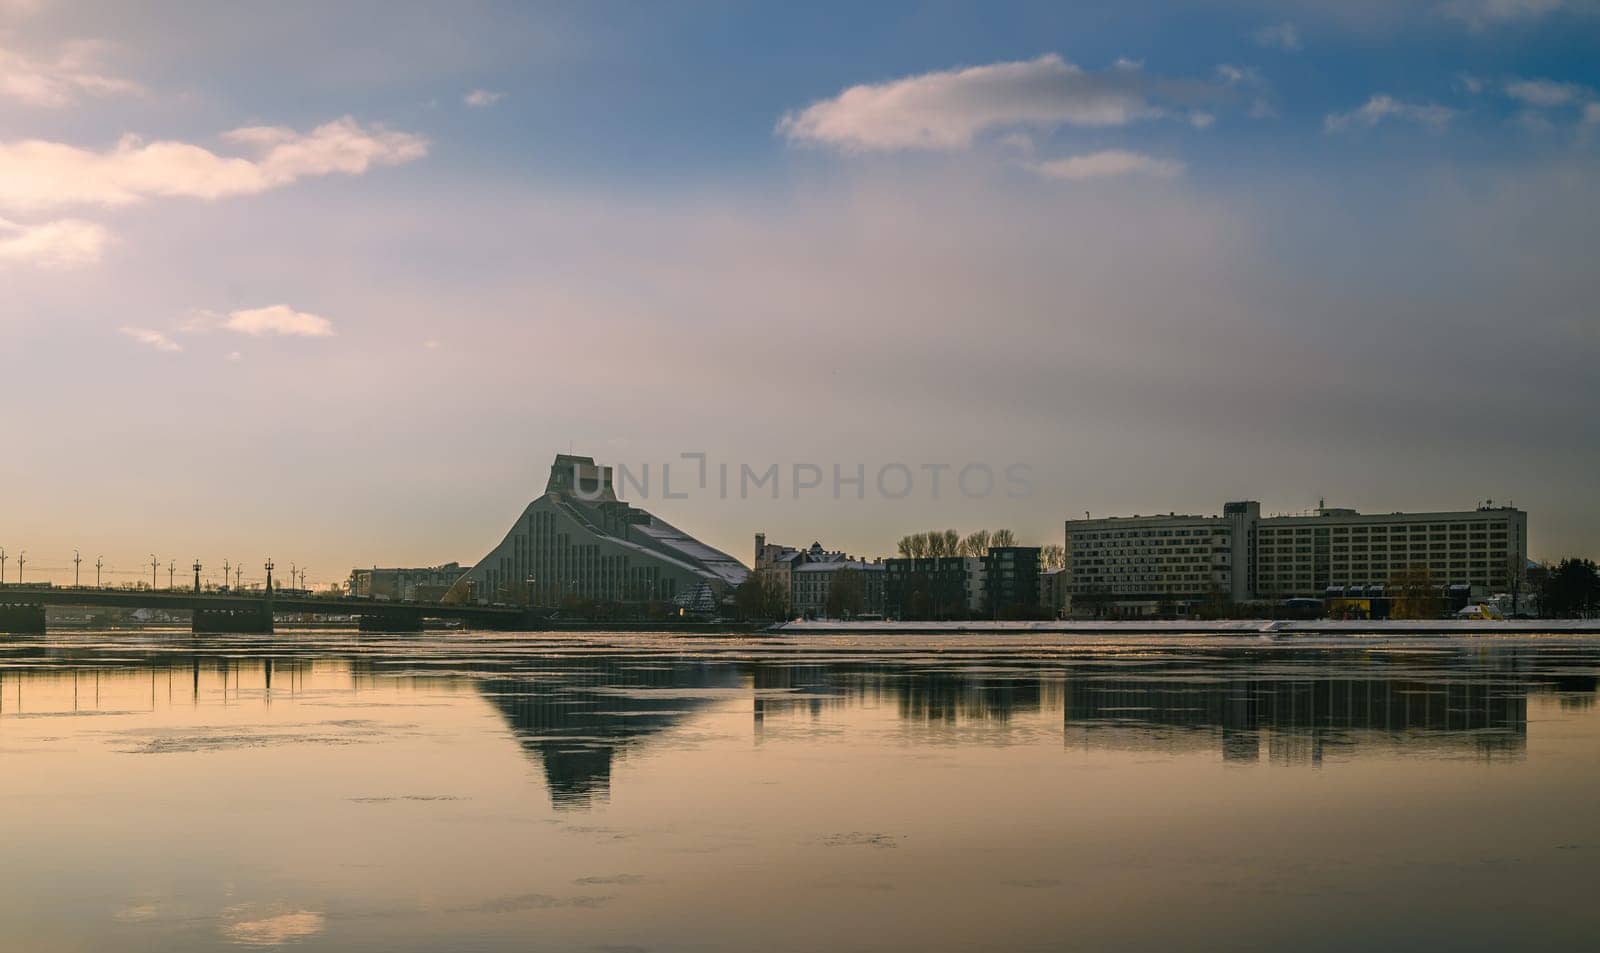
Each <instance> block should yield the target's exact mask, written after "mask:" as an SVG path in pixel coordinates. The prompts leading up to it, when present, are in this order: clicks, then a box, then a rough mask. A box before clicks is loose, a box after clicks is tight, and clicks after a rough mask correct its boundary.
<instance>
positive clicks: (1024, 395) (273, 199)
mask: <svg viewBox="0 0 1600 953" xmlns="http://www.w3.org/2000/svg"><path fill="white" fill-rule="evenodd" d="M1327 7H1328V5H1325V4H1311V3H1271V4H1269V3H1264V2H1261V3H1251V2H1235V3H1218V4H1196V3H1181V4H1180V3H1155V2H1120V3H1079V4H1070V5H1068V4H1043V3H1041V4H1016V5H1003V4H1002V5H997V4H981V5H979V4H973V5H963V4H954V3H929V4H889V3H884V4H782V5H780V4H772V5H750V4H733V3H726V4H723V3H698V4H679V5H673V6H671V7H667V6H664V5H659V4H565V5H548V6H545V5H530V4H477V5H473V4H452V5H439V4H417V5H405V4H397V3H368V4H358V3H342V4H313V3H303V4H294V3H289V4H274V5H261V4H163V3H103V4H76V3H63V2H51V0H0V288H3V289H4V294H0V402H3V403H0V406H3V408H4V409H3V416H0V419H4V420H6V421H7V423H6V425H5V427H4V429H3V430H0V436H3V438H4V449H3V451H0V499H3V500H4V503H3V504H0V546H3V547H5V548H6V549H7V551H8V552H10V553H15V552H16V551H17V550H19V549H27V550H28V551H29V554H30V555H29V560H30V564H31V567H38V568H40V569H45V568H49V567H54V568H55V570H56V572H54V573H53V575H55V576H56V578H58V579H65V578H68V577H69V573H64V572H62V571H61V570H62V567H70V563H69V562H68V560H70V557H71V552H72V548H73V547H74V546H77V547H81V548H82V549H83V551H84V552H85V554H86V555H87V556H88V557H89V558H90V559H91V560H92V558H93V556H95V555H99V554H104V555H105V558H106V560H107V562H108V564H111V565H114V566H116V567H118V569H119V570H121V571H124V572H128V573H133V572H136V571H137V567H138V566H139V564H140V563H141V562H147V561H148V556H147V555H146V554H147V553H149V552H152V551H154V552H156V553H158V554H159V555H160V556H161V557H162V559H163V562H165V560H166V559H167V558H175V559H177V560H178V562H179V563H180V564H183V563H186V562H187V561H189V560H191V559H193V558H194V557H195V556H196V555H198V556H200V557H201V558H202V559H203V560H205V561H206V562H207V564H208V565H220V563H221V561H222V560H223V559H224V558H228V559H245V560H248V562H249V563H250V564H251V565H254V564H257V563H259V562H260V559H261V557H263V556H265V555H267V554H269V553H270V554H271V555H272V556H274V557H275V558H277V559H278V560H279V561H280V562H283V563H287V562H288V561H290V560H296V561H298V562H299V563H301V564H304V565H310V566H311V567H312V578H313V579H316V580H321V581H328V580H332V579H334V578H338V577H342V576H343V575H344V574H346V573H347V572H348V570H349V569H350V567H351V566H353V565H370V564H372V563H375V562H381V563H386V564H387V563H397V562H398V563H417V562H438V561H442V560H446V559H459V560H462V561H471V560H474V559H476V558H478V556H480V555H481V554H482V553H483V552H484V551H486V550H487V549H488V548H489V547H490V546H491V545H492V544H493V543H494V542H495V541H496V540H498V538H499V536H500V534H501V533H502V532H503V530H504V528H505V526H506V524H508V523H509V521H510V520H511V519H512V518H513V517H514V516H515V514H516V513H517V512H518V511H519V510H520V508H521V506H522V504H524V503H525V502H526V501H527V499H528V498H530V497H532V496H533V495H535V494H536V493H537V492H538V490H539V489H540V488H541V487H542V485H543V480H544V474H545V469H546V467H547V466H548V462H549V458H550V456H551V455H552V454H553V453H555V452H556V451H558V450H565V449H567V447H568V446H569V445H570V446H571V447H572V448H574V449H576V450H577V451H579V452H588V453H591V454H593V455H595V456H597V457H600V458H602V459H605V460H609V461H612V462H617V463H624V464H629V465H633V466H637V465H641V464H643V463H645V462H651V463H654V464H656V465H659V463H660V462H661V461H664V460H676V459H678V456H677V455H678V454H679V453H682V452H686V451H705V452H708V453H710V454H711V455H712V458H713V459H714V460H723V461H731V462H734V463H738V462H749V463H751V464H753V465H756V466H758V467H765V466H766V465H767V464H769V463H779V464H781V465H783V466H785V467H787V466H789V465H791V464H793V463H795V462H815V463H817V464H820V465H823V466H824V467H831V466H832V464H834V463H840V464H843V465H845V466H846V469H847V472H848V471H849V470H853V467H854V464H855V463H857V462H862V463H865V464H866V465H867V466H868V467H869V472H871V469H873V468H876V467H877V466H879V465H881V464H883V463H886V462H896V461H898V462H905V463H908V464H910V465H912V466H916V465H919V464H922V463H938V462H948V463H955V464H958V465H959V464H961V463H965V462H971V461H987V462H991V463H993V464H994V465H995V466H996V468H997V469H998V468H1000V467H1003V466H1004V465H1006V464H1009V463H1013V462H1022V463H1026V464H1028V465H1029V466H1030V467H1031V473H1032V474H1033V480H1032V482H1033V492H1032V494H1030V495H1029V496H1027V497H1026V498H1023V499H1008V498H1004V497H991V498H987V499H981V500H979V499H973V500H965V499H949V498H945V499H942V500H938V501H935V500H932V499H930V498H927V496H926V495H925V494H923V493H918V494H915V495H913V497H912V498H910V499H907V500H903V501H895V502H884V501H881V500H879V501H872V500H870V499H869V500H867V501H862V502H858V501H856V500H854V499H853V498H849V497H847V498H846V499H844V500H841V501H838V502H835V501H833V500H831V499H829V498H828V496H829V494H821V495H818V496H816V497H814V498H803V499H801V500H798V501H797V500H793V499H790V498H788V497H787V494H786V498H785V499H782V500H780V501H776V502H774V501H771V500H769V499H759V500H742V501H741V500H718V499H715V498H714V495H713V496H707V495H692V496H691V498H689V499H687V500H682V501H677V500H673V501H662V500H650V501H645V505H647V506H649V507H650V508H652V509H654V510H656V511H658V512H660V513H661V514H662V515H664V516H666V517H667V518H669V519H671V520H673V521H674V522H676V523H678V524H679V525H682V526H684V527H685V528H688V529H690V530H692V531H695V532H697V533H698V534H700V535H701V536H703V537H704V538H706V539H707V540H708V541H710V542H713V543H715V544H717V545H720V546H722V547H723V548H726V549H729V550H730V551H732V552H733V553H735V555H738V556H740V557H741V558H746V559H748V557H749V552H748V550H749V537H750V534H751V533H753V532H755V531H758V530H765V531H766V532H767V533H768V534H769V535H771V536H772V537H773V538H776V539H780V540H786V541H789V542H795V543H809V542H810V541H811V540H812V539H822V540H823V541H824V542H826V543H828V544H829V545H831V546H835V547H840V548H845V549H848V550H850V551H852V552H861V553H865V554H868V555H873V554H878V553H882V552H887V551H890V550H891V549H892V547H893V542H894V540H895V539H896V538H898V537H899V536H900V535H901V534H903V533H905V532H909V531H913V530H917V529H922V528H926V527H929V526H954V527H956V528H959V529H963V530H966V529H972V528H976V527H977V526H980V525H987V526H999V525H1009V526H1011V527H1013V528H1015V529H1016V530H1018V532H1019V534H1020V535H1022V536H1023V537H1024V538H1027V539H1032V540H1035V541H1050V540H1055V539H1057V538H1059V535H1060V521H1061V520H1062V519H1063V518H1064V517H1066V516H1068V515H1073V514H1081V513H1082V512H1083V511H1084V510H1091V511H1094V512H1097V513H1114V512H1150V511H1153V510H1163V511H1165V510H1169V509H1178V510H1180V511H1181V510H1188V511H1200V512H1212V511H1215V510H1216V509H1217V508H1218V507H1219V506H1220V504H1221V502H1222V501H1223V500H1225V499H1233V498H1258V499H1261V500H1262V501H1263V502H1264V504H1265V505H1266V507H1267V508H1268V509H1269V510H1288V509H1294V508H1299V507H1304V506H1308V505H1314V504H1315V503H1316V501H1317V499H1318V498H1320V497H1326V498H1327V499H1328V501H1329V502H1330V503H1331V504H1332V503H1337V504H1342V505H1350V506H1356V507H1358V508H1363V509H1371V510H1391V509H1402V508H1404V509H1418V508H1466V507H1470V506H1471V505H1473V504H1474V503H1476V502H1478V501H1479V500H1482V499H1484V498H1490V497H1492V498H1495V499H1497V500H1504V499H1507V498H1510V499H1513V500H1515V502H1517V503H1518V504H1519V505H1522V506H1524V507H1525V508H1526V509H1528V510H1529V512H1530V521H1531V527H1532V535H1533V546H1532V548H1533V552H1534V555H1535V556H1545V557H1556V556H1559V555H1563V554H1567V553H1572V552H1581V553H1586V554H1590V555H1594V554H1596V551H1597V550H1600V515H1597V509H1596V507H1595V504H1594V497H1595V490H1596V486H1597V479H1596V476H1595V474H1596V473H1597V472H1600V426H1597V424H1596V414H1595V411H1594V408H1595V406H1596V405H1597V402H1600V401H1597V398H1600V386H1597V384H1596V381H1597V379H1600V374H1597V371H1596V369H1597V367H1600V316H1597V313H1596V303H1595V302H1596V292H1597V291H1600V278H1596V276H1595V269H1594V268H1593V258H1594V248H1595V247H1596V246H1597V239H1600V234H1597V231H1600V226H1597V225H1596V224H1595V223H1596V222H1597V221H1600V187H1597V186H1600V183H1597V177H1596V173H1597V171H1600V152H1597V150H1600V93H1597V91H1600V56H1597V55H1596V54H1597V53H1600V8H1597V5H1596V4H1594V3H1590V2H1563V0H1460V2H1448V0H1446V2H1416V3H1410V4H1393V3H1378V2H1372V3H1364V2H1355V3H1341V4H1338V5H1335V6H1334V9H1333V10H1332V11H1330V10H1329V9H1327ZM14 571H15V563H14V562H13V563H11V564H10V570H9V572H11V573H14ZM30 575H31V573H30ZM8 578H9V577H8ZM115 578H122V577H115Z"/></svg>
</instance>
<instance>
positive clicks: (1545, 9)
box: [1438, 0, 1594, 29]
mask: <svg viewBox="0 0 1600 953" xmlns="http://www.w3.org/2000/svg"><path fill="white" fill-rule="evenodd" d="M1593 6H1594V5H1593V3H1592V2H1590V0H1445V2H1444V3H1442V4H1440V6H1439V8H1438V9H1439V10H1440V11H1442V12H1443V13H1444V14H1445V15H1446V16H1451V17H1455V18H1456V19H1458V20H1464V21H1465V22H1466V23H1467V24H1468V25H1469V26H1472V27H1474V28H1477V29H1482V28H1483V27H1486V26H1490V25H1493V24H1498V23H1509V22H1512V21H1515V20H1533V19H1538V18H1539V17H1543V16H1545V15H1547V14H1551V13H1554V12H1556V11H1557V10H1563V9H1565V10H1580V9H1586V8H1587V9H1592V8H1593Z"/></svg>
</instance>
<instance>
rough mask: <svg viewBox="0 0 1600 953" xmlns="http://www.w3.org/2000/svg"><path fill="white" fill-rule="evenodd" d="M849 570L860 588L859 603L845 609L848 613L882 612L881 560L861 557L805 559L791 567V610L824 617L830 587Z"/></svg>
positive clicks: (826, 612) (807, 615) (830, 590)
mask: <svg viewBox="0 0 1600 953" xmlns="http://www.w3.org/2000/svg"><path fill="white" fill-rule="evenodd" d="M845 573H849V574H851V576H852V578H853V579H854V580H855V584H856V585H858V586H859V587H860V593H859V595H860V599H859V605H858V607H856V608H851V609H849V610H848V611H849V612H851V613H852V614H857V615H861V614H877V613H881V612H883V577H884V568H883V563H882V562H881V561H877V562H867V561H866V560H863V559H850V558H849V557H845V558H843V559H823V560H817V561H815V562H811V561H808V562H806V563H804V564H802V565H800V566H796V567H795V568H794V573H793V576H794V602H793V604H792V605H793V609H794V612H795V613H796V614H797V615H802V616H805V617H806V618H809V619H818V618H825V617H827V616H829V615H833V614H834V613H832V612H830V611H829V607H828V602H829V598H830V596H831V595H832V593H833V588H834V586H835V584H836V583H837V582H838V580H839V579H840V577H841V575H842V574H845Z"/></svg>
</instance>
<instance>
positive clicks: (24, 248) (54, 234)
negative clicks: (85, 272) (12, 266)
mask: <svg viewBox="0 0 1600 953" xmlns="http://www.w3.org/2000/svg"><path fill="white" fill-rule="evenodd" d="M110 243H111V233H110V232H108V231H106V229H105V228H104V227H103V226H101V225H97V224H95V223H94V222H86V221H83V220H82V219H76V218H65V219H61V220H59V221H54V222H44V223H41V224H38V225H22V224H18V223H16V222H9V221H6V220H5V219H3V218H0V261H12V262H21V263H23V264H28V265H37V266H40V267H45V268H64V267H70V266H73V265H87V264H93V263H94V262H97V261H99V260H100V253H101V252H102V251H103V250H104V249H105V247H106V246H107V245H108V244H110Z"/></svg>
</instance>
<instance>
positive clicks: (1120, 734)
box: [0, 636, 1600, 809]
mask: <svg viewBox="0 0 1600 953" xmlns="http://www.w3.org/2000/svg"><path fill="white" fill-rule="evenodd" d="M1595 654H1596V649H1595V647H1594V646H1592V645H1590V644H1587V643H1576V644H1567V643H1559V642H1540V641H1522V642H1514V641H1511V642H1470V641H1469V642H1454V643H1425V642H1424V643H1413V644H1380V645H1376V646H1373V645H1362V644H1351V643H1348V642H1346V643H1322V644H1306V645H1287V646H1286V645H1271V646H1257V645H1254V644H1251V643H1232V642H1226V641H1224V642H1217V641H1213V642H1210V643H1194V644H1189V645H1184V646H1181V647H1178V648H1174V647H1172V646H1171V645H1165V646H1163V645H1155V644H1146V643H1140V642H1137V641H1123V642H1118V643H1106V642H1102V643H1092V644H1072V643H1062V644H1048V643H1046V644H1029V645H1027V646H1022V647H1017V646H1005V645H995V644H981V643H978V644H973V643H964V642H959V641H955V640H950V641H947V642H943V643H940V644H937V645H935V646H930V645H927V644H902V643H896V642H894V641H889V640H885V641H882V642H878V643H874V644H858V645H848V644H846V645H833V644H829V643H825V642H823V643H818V644H804V643H796V642H792V641H791V642H780V641H766V642H763V641H759V640H757V641H738V642H724V641H707V642H687V641H682V640H672V639H658V640H650V639H634V640H631V641H608V640H606V639H603V638H601V639H588V640H579V641H574V640H570V639H567V640H549V639H536V638H523V639H504V638H500V639H494V640H485V639H478V638H457V639H447V640H440V641H420V640H415V639H412V640H401V639H389V640H385V639H382V638H374V637H370V636H367V637H360V638H356V637H351V636H342V637H332V638H320V637H319V638H315V639H307V640H305V641H303V642H299V643H295V644H294V645H293V651H285V646H284V644H283V643H282V641H279V642H271V641H256V640H251V639H246V638H240V639H233V640H196V639H187V638H181V637H174V638H171V639H170V640H161V639H152V640H142V641H141V640H128V639H127V638H126V637H124V638H122V639H120V640H118V641H116V642H114V643H100V642H98V641H96V640H93V639H82V640H68V641H49V640H40V641H27V640H16V641H12V642H9V643H7V644H6V645H5V646H4V651H3V654H0V717H8V716H9V717H21V716H29V715H37V714H42V713H48V712H52V711H54V712H64V711H73V712H80V713H91V712H106V711H145V710H150V711H153V710H156V709H157V708H160V707H165V706H173V705H179V704H187V705H190V706H191V707H199V706H201V705H203V704H206V705H211V704H215V705H220V706H224V707H232V706H249V705H259V706H263V707H267V708H270V706H271V705H272V702H273V699H274V698H275V697H278V698H283V697H288V698H294V697H295V696H297V695H298V694H300V693H301V692H304V691H306V690H307V688H308V687H310V688H314V689H316V690H318V691H329V690H332V691H347V692H353V693H357V694H359V693H361V692H363V691H366V692H402V691H416V690H422V689H425V690H427V691H451V692H468V693H475V694H476V695H477V696H478V697H481V698H482V699H484V700H486V701H487V702H488V703H489V704H490V705H491V706H492V707H493V708H494V710H495V711H496V712H498V713H499V715H500V716H501V717H502V718H503V719H504V721H505V724H506V727H507V728H508V730H509V731H510V733H511V735H512V736H513V737H514V738H515V739H516V741H517V743H518V744H519V745H520V746H521V747H522V749H523V751H524V752H525V753H526V755H527V757H528V758H529V759H530V760H531V761H533V762H534V763H535V764H536V765H537V766H538V768H539V769H540V771H541V773H542V775H543V777H544V781H545V786H546V788H547V790H548V793H549V797H550V800H551V803H552V804H553V805H554V806H556V807H558V808H562V809H570V808H585V807H589V806H590V805H592V804H593V803H595V802H596V801H603V800H605V799H606V797H607V796H608V795H609V793H610V788H611V784H612V775H613V764H614V762H615V761H616V759H617V758H618V757H619V756H623V755H625V754H626V753H627V752H628V751H630V750H633V749H636V748H639V747H641V746H647V745H648V744H649V743H650V742H651V740H652V739H653V738H655V737H657V736H660V735H661V734H663V733H665V732H668V731H670V730H671V729H672V728H674V727H675V726H677V725H679V724H680V723H682V722H683V721H684V720H685V719H688V718H692V717H693V716H695V715H696V714H697V713H699V712H701V711H703V710H705V709H707V708H708V707H710V706H713V705H715V704H718V703H727V702H729V701H733V700H737V701H738V702H739V703H740V704H743V703H745V701H746V700H747V701H748V704H749V705H750V715H751V719H752V730H753V734H754V737H755V738H756V739H757V740H760V738H761V737H762V729H763V725H764V722H765V721H766V720H767V719H768V718H770V717H774V716H779V715H797V714H798V715H802V716H807V717H811V718H816V717H819V716H821V715H822V713H823V712H825V711H827V710H831V709H850V708H859V707H862V706H868V707H872V708H875V709H881V708H884V707H889V708H892V710H894V711H895V712H896V714H897V717H898V718H899V719H900V720H901V721H902V722H905V723H908V724H919V725H924V726H935V727H936V726H940V725H944V726H961V725H972V724H983V723H993V724H997V725H1004V724H1005V723H1007V722H1009V721H1010V720H1011V719H1013V718H1014V717H1016V716H1017V715H1019V714H1022V713H1028V714H1044V715H1053V714H1055V713H1057V712H1059V713H1060V718H1061V725H1062V740H1063V743H1064V744H1066V745H1069V746H1083V747H1090V748H1104V749H1110V750H1122V751H1170V752H1177V751H1207V750H1209V751H1213V752H1215V753H1216V755H1217V756H1219V757H1220V758H1222V759H1224V760H1226V761H1237V762H1252V761H1257V760H1260V759H1262V758H1263V757H1265V758H1266V759H1267V760H1268V761H1270V762H1273V763H1281V764H1320V763H1321V762H1322V761H1323V759H1324V758H1325V757H1326V756H1327V755H1329V754H1330V753H1338V754H1340V755H1343V756H1348V757H1357V756H1360V755H1362V754H1363V753H1379V752H1381V753H1383V754H1386V755H1392V754H1395V753H1404V752H1413V753H1426V754H1429V755H1432V756H1451V755H1457V756H1473V757H1478V758H1486V759H1488V758H1516V757H1520V756H1522V755H1523V754H1524V752H1525V750H1526V747H1527V735H1528V699H1529V697H1530V696H1531V695H1535V694H1551V695H1555V696H1557V697H1559V699H1560V700H1561V704H1562V705H1563V706H1566V707H1569V708H1574V709H1579V708H1584V707H1588V706H1593V705H1594V704H1595V702H1596V692H1597V687H1600V679H1597V677H1596V674H1595V672H1596V667H1595V661H1596V660H1595ZM296 738H301V739H302V740H303V736H302V735H290V736H289V739H290V740H294V739H296ZM257 740H258V742H259V743H267V740H266V739H257ZM155 743H156V744H161V743H163V742H159V741H158V742H155ZM177 743H182V740H181V739H180V740H179V742H177Z"/></svg>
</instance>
